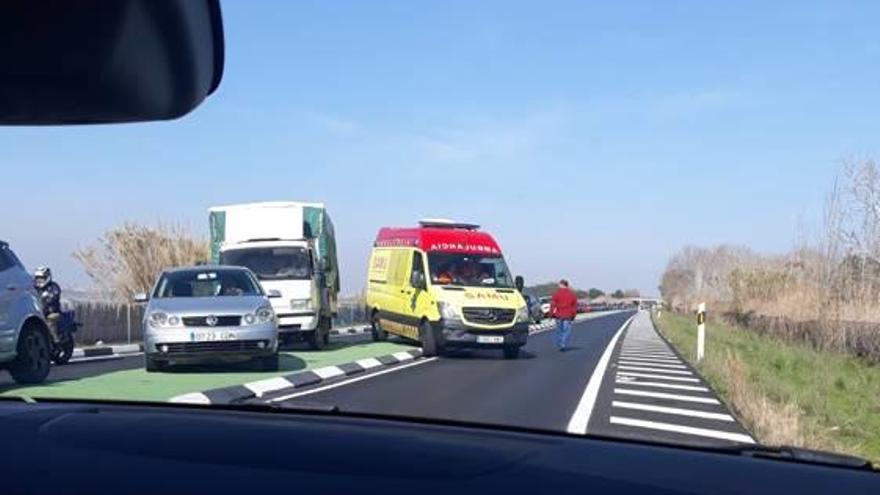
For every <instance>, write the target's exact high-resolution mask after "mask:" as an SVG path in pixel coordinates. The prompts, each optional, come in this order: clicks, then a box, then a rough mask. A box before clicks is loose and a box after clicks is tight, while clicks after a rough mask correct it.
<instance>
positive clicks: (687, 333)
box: [654, 311, 880, 464]
mask: <svg viewBox="0 0 880 495" xmlns="http://www.w3.org/2000/svg"><path fill="white" fill-rule="evenodd" d="M654 323H655V325H656V326H657V328H658V329H659V330H660V331H661V333H662V334H663V335H664V336H665V337H666V338H667V339H668V340H669V341H670V342H671V343H672V344H673V345H675V347H676V348H677V349H678V351H679V352H680V353H681V354H682V355H683V356H684V357H685V358H686V359H687V360H688V361H690V362H691V363H694V361H695V359H694V358H695V354H696V324H695V321H694V318H693V317H692V316H690V315H681V314H675V313H672V312H669V311H662V313H661V315H660V316H657V315H656V314H655V315H654ZM696 367H697V369H699V371H700V373H702V374H703V376H704V377H705V378H706V380H708V381H709V382H710V383H711V384H712V386H713V387H714V388H715V390H716V391H717V392H718V393H719V394H720V395H721V397H722V398H723V399H724V401H725V402H727V404H728V405H729V406H731V408H732V409H733V410H734V412H735V414H737V415H738V416H739V417H740V418H741V419H742V420H743V422H744V423H745V425H746V427H747V428H749V430H750V431H751V432H752V433H753V434H754V435H755V436H756V438H757V440H758V441H759V442H761V443H764V444H768V445H779V444H788V445H796V446H802V447H807V448H813V449H820V450H827V451H835V452H843V453H850V454H854V455H858V456H861V457H865V458H868V459H870V460H872V461H873V462H874V463H875V464H880V366H875V365H870V364H868V363H866V362H864V361H860V360H859V359H857V358H853V357H850V356H846V355H843V354H838V353H833V352H822V351H817V350H814V349H810V348H808V347H806V346H801V345H796V344H790V343H784V342H781V341H779V340H776V339H773V338H771V337H766V336H761V335H758V334H756V333H754V332H751V331H749V330H748V329H743V328H738V327H734V326H731V325H728V324H725V323H723V322H720V321H717V320H710V321H709V322H707V325H706V355H705V359H704V360H703V362H702V363H700V364H699V365H696Z"/></svg>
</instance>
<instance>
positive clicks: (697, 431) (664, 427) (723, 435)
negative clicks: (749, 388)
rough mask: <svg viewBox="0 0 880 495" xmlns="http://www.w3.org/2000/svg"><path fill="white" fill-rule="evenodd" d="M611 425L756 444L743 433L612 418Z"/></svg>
mask: <svg viewBox="0 0 880 495" xmlns="http://www.w3.org/2000/svg"><path fill="white" fill-rule="evenodd" d="M610 421H611V424H613V425H626V426H635V427H637V428H648V429H652V430H661V431H671V432H675V433H684V434H685V435H695V436H700V437H708V438H718V439H721V440H731V441H733V442H741V443H755V441H754V440H753V439H752V437H750V436H748V435H743V434H741V433H729V432H726V431H718V430H709V429H706V428H694V427H692V426H681V425H674V424H669V423H658V422H656V421H643V420H641V419H631V418H619V417H615V416H611V420H610Z"/></svg>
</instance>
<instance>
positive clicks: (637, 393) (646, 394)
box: [614, 388, 721, 404]
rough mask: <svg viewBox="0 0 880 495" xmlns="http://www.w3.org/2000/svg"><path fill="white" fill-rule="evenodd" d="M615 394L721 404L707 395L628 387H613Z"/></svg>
mask: <svg viewBox="0 0 880 495" xmlns="http://www.w3.org/2000/svg"><path fill="white" fill-rule="evenodd" d="M614 393H615V394H620V395H635V396H638V397H652V398H654V399H670V400H680V401H683V402H699V403H701V404H721V403H720V402H718V399H710V398H708V397H694V396H692V395H679V394H664V393H661V392H646V391H644V390H632V389H628V388H615V389H614Z"/></svg>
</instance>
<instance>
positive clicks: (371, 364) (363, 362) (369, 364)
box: [355, 358, 382, 370]
mask: <svg viewBox="0 0 880 495" xmlns="http://www.w3.org/2000/svg"><path fill="white" fill-rule="evenodd" d="M355 362H356V363H357V364H358V365H360V367H361V368H363V369H365V370H369V369H372V368H378V367H379V366H382V363H380V362H379V360H378V359H376V358H365V359H358V360H357V361H355Z"/></svg>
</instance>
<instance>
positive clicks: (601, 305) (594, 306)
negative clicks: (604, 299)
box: [590, 303, 609, 311]
mask: <svg viewBox="0 0 880 495" xmlns="http://www.w3.org/2000/svg"><path fill="white" fill-rule="evenodd" d="M608 309H609V308H608V305H607V304H605V303H596V304H590V311H608Z"/></svg>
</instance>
